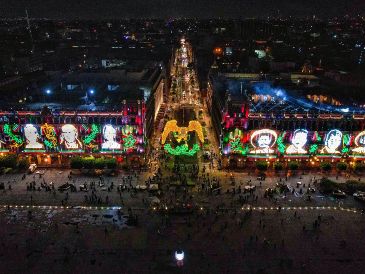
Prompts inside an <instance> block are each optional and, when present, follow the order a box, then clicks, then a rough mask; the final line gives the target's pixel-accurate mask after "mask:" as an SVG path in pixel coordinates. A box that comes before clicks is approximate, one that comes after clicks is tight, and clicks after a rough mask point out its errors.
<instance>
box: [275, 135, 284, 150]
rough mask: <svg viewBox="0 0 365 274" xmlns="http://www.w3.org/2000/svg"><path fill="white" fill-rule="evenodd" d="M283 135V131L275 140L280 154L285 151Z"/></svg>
mask: <svg viewBox="0 0 365 274" xmlns="http://www.w3.org/2000/svg"><path fill="white" fill-rule="evenodd" d="M284 135H285V131H284V132H283V133H282V134H281V135H280V136H279V138H278V140H277V141H276V142H277V144H278V151H279V152H280V153H281V154H284V153H285V144H284V141H283V140H284Z"/></svg>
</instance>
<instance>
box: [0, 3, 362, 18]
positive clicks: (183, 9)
mask: <svg viewBox="0 0 365 274" xmlns="http://www.w3.org/2000/svg"><path fill="white" fill-rule="evenodd" d="M0 7H1V8H0V17H1V18H4V17H21V16H24V14H25V9H27V10H28V12H29V15H30V17H33V18H41V17H43V18H50V19H61V18H65V19H72V18H80V19H104V18H116V19H117V18H137V17H154V18H176V17H194V18H217V17H223V18H240V17H241V18H245V17H266V16H277V15H281V16H289V15H292V16H311V15H316V16H319V17H328V16H343V15H345V14H349V15H356V14H358V13H360V14H362V15H364V14H365V1H363V0H346V1H344V0H78V1H60V0H28V1H26V0H17V1H6V0H0Z"/></svg>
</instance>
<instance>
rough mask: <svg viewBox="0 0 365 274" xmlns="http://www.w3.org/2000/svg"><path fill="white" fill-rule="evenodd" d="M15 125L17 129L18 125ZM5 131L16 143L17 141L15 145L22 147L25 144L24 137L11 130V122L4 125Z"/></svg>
mask: <svg viewBox="0 0 365 274" xmlns="http://www.w3.org/2000/svg"><path fill="white" fill-rule="evenodd" d="M14 127H15V129H17V128H18V125H14ZM14 127H13V128H14ZM4 133H5V134H6V135H8V136H9V137H10V139H11V140H12V141H14V143H15V144H14V146H15V147H20V146H21V145H22V144H23V139H22V138H21V137H20V136H18V135H15V134H14V133H13V131H12V130H11V128H10V125H9V124H5V125H4Z"/></svg>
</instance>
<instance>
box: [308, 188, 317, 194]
mask: <svg viewBox="0 0 365 274" xmlns="http://www.w3.org/2000/svg"><path fill="white" fill-rule="evenodd" d="M308 190H309V192H311V193H314V192H316V189H315V188H314V187H309V188H308Z"/></svg>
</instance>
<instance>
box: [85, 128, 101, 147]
mask: <svg viewBox="0 0 365 274" xmlns="http://www.w3.org/2000/svg"><path fill="white" fill-rule="evenodd" d="M98 133H99V127H98V126H97V125H95V124H92V125H91V132H90V134H89V135H87V136H86V137H85V139H84V143H85V145H89V144H90V143H91V142H92V141H94V140H95V138H96V135H97V134H98Z"/></svg>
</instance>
